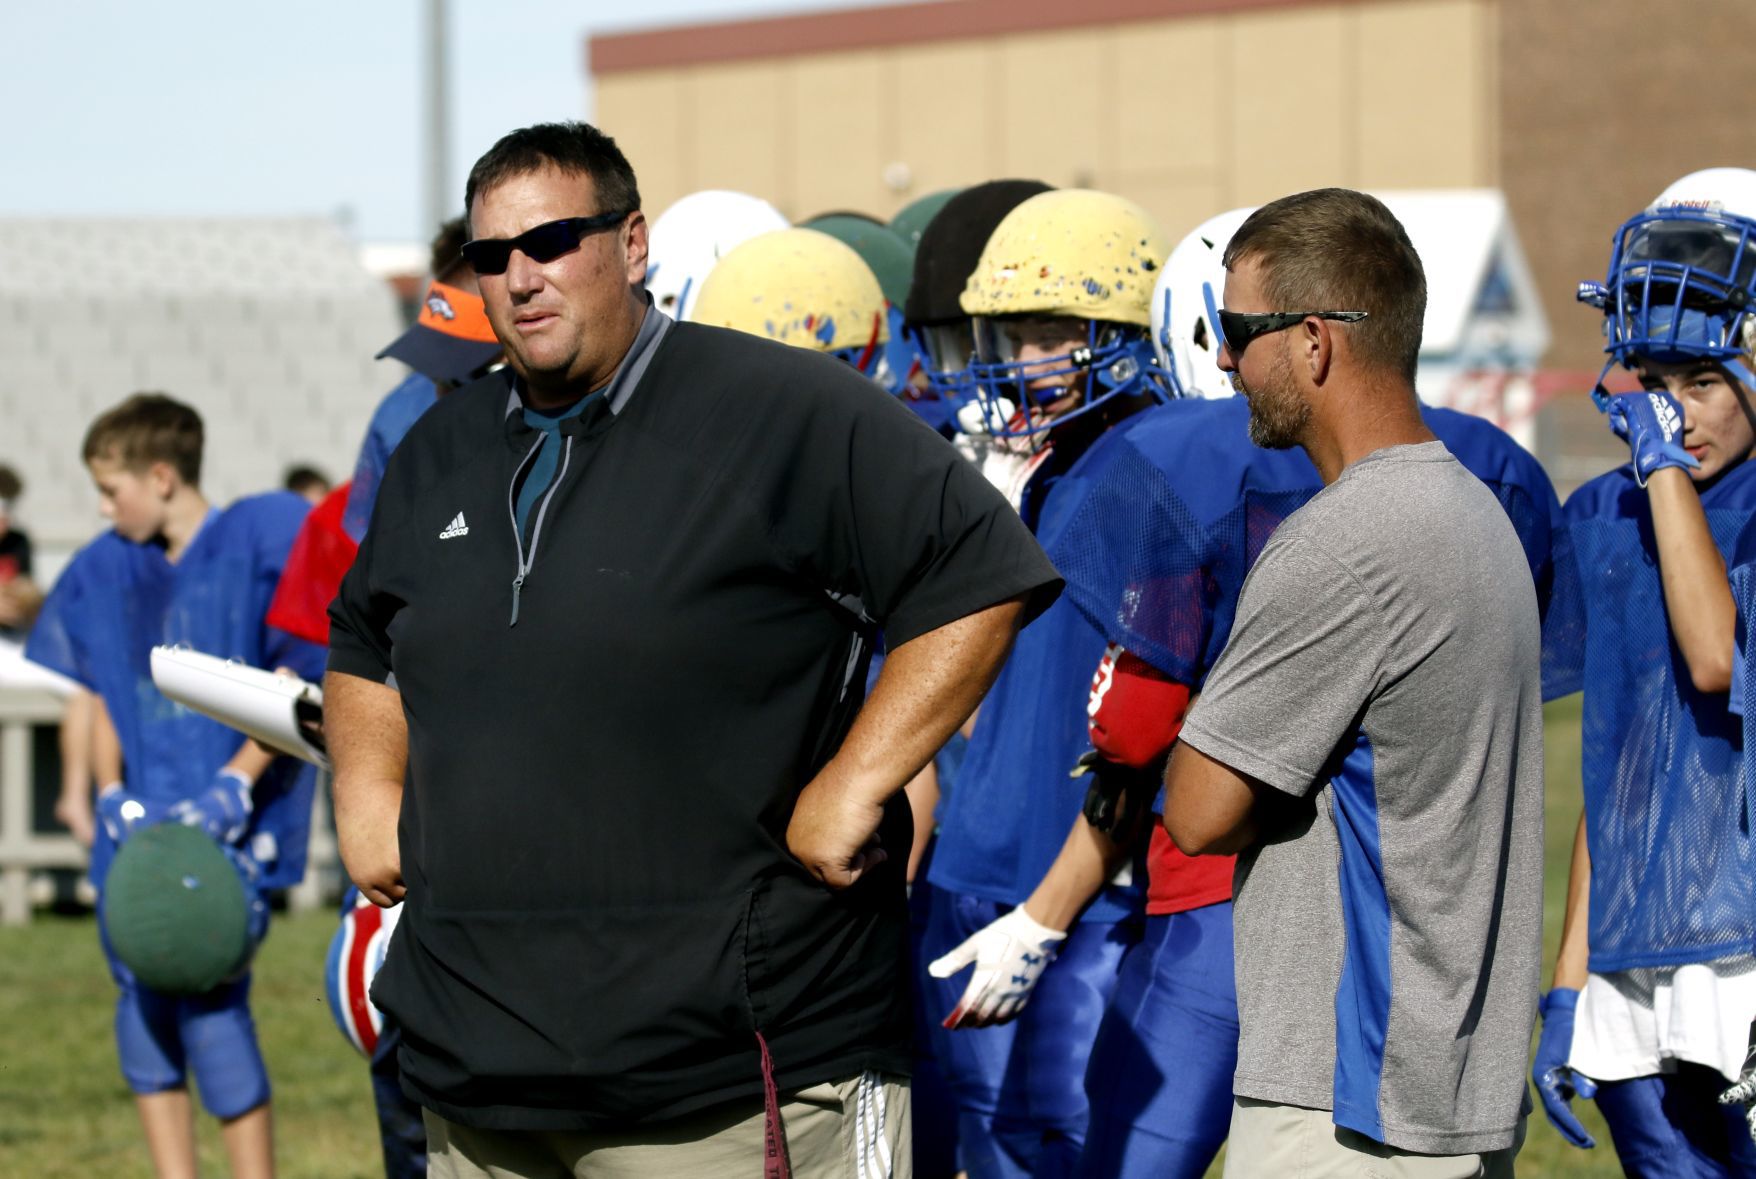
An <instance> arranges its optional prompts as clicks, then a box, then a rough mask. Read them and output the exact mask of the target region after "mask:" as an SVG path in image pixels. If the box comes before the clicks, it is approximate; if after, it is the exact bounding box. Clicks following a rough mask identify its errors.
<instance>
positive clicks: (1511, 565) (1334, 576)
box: [1164, 189, 1542, 1179]
mask: <svg viewBox="0 0 1756 1179" xmlns="http://www.w3.org/2000/svg"><path fill="white" fill-rule="evenodd" d="M1224 261H1225V266H1226V269H1227V272H1228V273H1227V277H1226V283H1225V294H1224V301H1225V307H1224V309H1223V310H1222V309H1220V308H1217V307H1216V308H1214V309H1213V310H1214V315H1213V319H1214V321H1215V322H1216V323H1217V324H1218V326H1219V329H1220V332H1221V334H1222V336H1223V337H1224V338H1223V346H1222V348H1221V353H1220V367H1221V368H1222V369H1225V370H1226V371H1228V372H1229V373H1230V374H1231V376H1232V380H1233V383H1234V384H1236V385H1237V387H1238V389H1239V392H1240V393H1242V394H1243V395H1244V396H1245V397H1246V398H1248V399H1249V403H1250V435H1251V438H1252V439H1253V440H1254V441H1255V442H1256V443H1257V444H1258V445H1261V446H1266V447H1270V448H1278V449H1284V448H1289V447H1294V446H1297V447H1300V448H1302V449H1303V450H1304V451H1305V452H1306V453H1307V454H1308V455H1309V456H1310V459H1311V461H1312V463H1313V465H1314V466H1315V467H1316V468H1317V472H1318V474H1319V475H1320V476H1321V478H1322V480H1323V483H1324V489H1323V490H1322V491H1321V492H1320V493H1318V494H1317V495H1316V496H1315V497H1314V498H1313V499H1311V500H1310V502H1309V503H1307V504H1306V505H1305V506H1304V507H1302V508H1300V509H1299V510H1298V511H1297V512H1295V513H1293V515H1291V516H1289V517H1288V518H1287V519H1286V521H1285V522H1284V523H1282V524H1281V525H1280V527H1279V529H1278V530H1277V531H1276V532H1275V534H1274V536H1273V538H1272V539H1271V540H1270V541H1269V542H1268V544H1267V546H1266V547H1265V548H1264V549H1263V551H1262V554H1261V556H1260V557H1259V558H1258V560H1257V562H1256V564H1255V565H1254V566H1253V567H1252V570H1251V572H1250V575H1249V578H1248V580H1247V581H1246V582H1245V584H1244V589H1243V593H1242V595H1241V597H1240V599H1239V604H1238V610H1237V618H1236V622H1235V623H1234V626H1233V629H1232V632H1231V636H1230V639H1229V641H1228V643H1227V645H1226V648H1225V651H1224V652H1223V653H1222V654H1221V655H1220V657H1219V660H1218V661H1217V663H1216V664H1215V666H1214V669H1213V671H1212V672H1211V673H1210V675H1209V676H1208V679H1207V681H1206V683H1205V685H1204V687H1203V690H1202V694H1201V698H1200V699H1199V700H1198V701H1197V702H1196V703H1195V704H1194V706H1193V707H1192V708H1191V710H1190V712H1189V714H1188V718H1187V720H1186V722H1185V724H1184V726H1183V729H1182V731H1181V734H1180V740H1179V743H1178V746H1177V748H1176V750H1175V752H1174V753H1173V754H1172V757H1171V762H1170V765H1169V768H1168V769H1167V771H1166V779H1165V788H1166V800H1165V810H1164V824H1165V827H1166V829H1167V830H1168V831H1169V833H1170V835H1171V838H1172V839H1173V840H1174V841H1175V842H1176V844H1177V846H1178V847H1179V848H1180V849H1181V850H1182V851H1183V852H1184V853H1186V854H1189V855H1215V854H1233V853H1238V854H1239V860H1238V864H1237V869H1236V878H1235V910H1234V918H1235V943H1236V958H1235V969H1236V977H1237V989H1238V1008H1239V1028H1240V1037H1239V1051H1238V1065H1237V1070H1236V1072H1235V1074H1234V1076H1233V1094H1234V1106H1233V1115H1232V1127H1231V1134H1230V1144H1231V1145H1230V1147H1229V1150H1228V1155H1227V1160H1226V1174H1227V1175H1228V1176H1234V1177H1236V1176H1265V1177H1266V1176H1283V1175H1299V1176H1303V1177H1310V1179H1317V1177H1322V1176H1355V1175H1368V1174H1378V1173H1381V1172H1382V1171H1383V1169H1384V1167H1385V1162H1384V1160H1394V1161H1393V1162H1391V1163H1390V1164H1389V1166H1390V1169H1391V1170H1394V1171H1395V1173H1397V1174H1399V1175H1400V1174H1407V1175H1433V1176H1439V1175H1472V1174H1473V1175H1483V1174H1485V1175H1508V1176H1509V1175H1510V1174H1511V1173H1512V1160H1513V1156H1514V1154H1515V1153H1516V1151H1517V1148H1518V1144H1519V1143H1520V1141H1521V1140H1522V1136H1523V1128H1524V1102H1525V1086H1524V1080H1523V1073H1524V1063H1525V1057H1526V1053H1527V1051H1528V1049H1529V1043H1530V1033H1531V1028H1532V1024H1533V1022H1534V1015H1535V1006H1536V996H1537V975H1538V969H1539V966H1540V959H1541V939H1542V697H1541V684H1540V675H1539V656H1540V649H1541V636H1540V623H1539V617H1538V604H1537V596H1536V592H1535V588H1534V586H1533V583H1532V578H1531V572H1530V567H1529V565H1528V564H1527V561H1526V557H1525V554H1524V550H1523V548H1522V547H1521V545H1520V542H1519V539H1518V535H1517V533H1516V532H1515V530H1514V528H1513V526H1512V523H1511V521H1510V520H1509V519H1508V518H1507V514H1506V512H1505V510H1503V509H1502V507H1501V505H1500V503H1499V501H1498V500H1497V499H1496V498H1495V496H1494V494H1493V493H1492V492H1491V491H1489V490H1488V488H1487V487H1486V486H1485V485H1484V484H1483V483H1482V482H1481V481H1480V480H1478V479H1477V478H1475V477H1474V476H1473V475H1471V474H1470V473H1469V471H1467V470H1466V469H1465V468H1464V467H1463V466H1461V465H1460V464H1459V463H1458V462H1457V460H1456V459H1455V458H1454V457H1453V456H1452V454H1451V453H1450V452H1449V451H1448V450H1446V448H1445V446H1444V445H1443V444H1442V443H1440V442H1439V441H1438V440H1437V439H1435V437H1434V436H1433V434H1432V433H1431V432H1430V431H1429V430H1428V428H1427V426H1426V424H1425V423H1424V422H1423V420H1422V417H1421V412H1420V406H1419V403H1418V401H1417V400H1416V397H1415V388H1414V371H1415V360H1416V356H1417V354H1418V352H1419V348H1420V325H1421V319H1422V315H1423V312H1424V309H1425V303H1426V282H1425V278H1424V275H1423V274H1422V270H1421V264H1420V259H1419V257H1418V255H1416V253H1415V251H1414V248H1413V246H1412V245H1411V244H1410V243H1409V240H1408V236H1407V234H1406V233H1405V232H1404V231H1403V229H1402V226H1401V225H1399V224H1398V223H1397V221H1396V219H1395V218H1394V217H1393V216H1392V215H1391V214H1390V212H1389V210H1387V209H1385V208H1384V206H1383V205H1382V204H1381V203H1379V202H1378V201H1376V200H1374V199H1373V198H1371V197H1369V196H1366V195H1365V194H1362V193H1356V192H1351V191H1349V190H1345V189H1323V190H1318V191H1315V192H1308V193H1301V194H1298V195H1295V196H1291V197H1287V198H1283V199H1282V200H1279V201H1275V202H1273V203H1271V204H1269V205H1265V206H1263V207H1262V208H1261V209H1259V210H1257V212H1256V213H1254V214H1253V215H1252V216H1251V217H1250V218H1249V220H1247V221H1246V222H1244V224H1243V225H1242V226H1241V227H1240V228H1239V230H1238V232H1237V233H1236V234H1235V235H1234V236H1233V238H1232V240H1231V242H1230V243H1229V245H1228V246H1227V249H1226V252H1225V256H1224ZM1385 1173H1387V1172H1385Z"/></svg>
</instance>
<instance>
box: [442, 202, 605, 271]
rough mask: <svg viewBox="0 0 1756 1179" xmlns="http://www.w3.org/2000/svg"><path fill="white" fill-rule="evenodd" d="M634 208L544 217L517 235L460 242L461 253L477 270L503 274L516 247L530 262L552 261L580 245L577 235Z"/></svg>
mask: <svg viewBox="0 0 1756 1179" xmlns="http://www.w3.org/2000/svg"><path fill="white" fill-rule="evenodd" d="M633 211H634V210H633V209H622V210H620V211H618V212H614V213H599V214H597V215H596V216H593V217H563V218H561V220H559V221H545V222H544V223H543V224H541V225H538V226H536V227H535V228H533V229H527V230H525V231H524V232H523V233H521V234H519V235H518V236H517V237H484V238H479V239H477V240H476V241H473V242H464V243H463V257H464V260H465V261H466V262H468V263H469V264H470V265H471V266H473V267H474V268H475V272H476V273H477V274H505V273H506V268H507V267H508V266H509V265H511V264H512V251H514V250H518V251H520V252H521V253H523V254H524V256H525V257H527V258H529V259H530V260H531V261H532V262H553V261H554V260H555V259H556V258H559V257H560V256H561V255H562V254H565V253H567V252H568V251H570V250H577V249H578V248H579V242H580V239H581V238H583V237H584V236H585V235H586V234H588V233H593V232H596V231H597V230H600V229H608V228H610V227H611V226H612V225H619V224H621V223H622V222H623V221H625V220H626V219H627V218H628V215H629V214H630V213H632V212H633Z"/></svg>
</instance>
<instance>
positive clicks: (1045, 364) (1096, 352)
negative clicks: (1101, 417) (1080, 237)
mask: <svg viewBox="0 0 1756 1179" xmlns="http://www.w3.org/2000/svg"><path fill="white" fill-rule="evenodd" d="M974 344H975V359H974V360H972V361H971V362H970V364H969V367H968V369H967V370H966V371H965V373H964V374H963V376H962V379H961V380H960V381H958V382H957V383H956V384H954V385H952V386H951V388H950V392H949V394H948V395H949V396H950V397H951V399H952V400H953V401H954V402H958V401H962V402H964V403H973V404H974V405H976V406H977V407H978V409H977V410H975V411H973V412H972V411H963V410H961V407H960V412H959V413H958V415H957V418H958V422H959V424H960V426H961V427H962V428H963V429H964V431H965V432H966V433H982V434H987V435H991V436H994V437H1001V438H1025V437H1036V436H1040V435H1042V434H1044V433H1046V432H1047V431H1050V430H1053V429H1055V428H1057V427H1059V426H1063V425H1065V424H1067V423H1068V422H1070V421H1072V420H1074V419H1075V418H1078V417H1080V416H1081V415H1083V414H1086V413H1089V412H1090V411H1092V410H1094V409H1097V408H1098V407H1099V406H1101V405H1103V404H1105V403H1106V402H1109V401H1110V400H1112V399H1113V398H1117V397H1129V396H1136V397H1138V396H1147V397H1151V398H1152V399H1153V400H1164V397H1165V384H1164V379H1163V374H1162V372H1161V371H1160V370H1159V368H1158V365H1157V363H1156V361H1155V360H1154V358H1153V355H1152V347H1151V344H1150V342H1149V340H1148V338H1147V333H1146V331H1145V330H1144V329H1142V328H1138V327H1135V326H1134V325H1132V324H1120V323H1106V322H1104V321H1102V320H1088V319H1077V318H1074V317H1071V316H1058V315H1057V316H1050V315H1018V316H994V317H990V316H977V317H976V319H975V320H974ZM971 425H977V426H979V429H971V428H970V427H971Z"/></svg>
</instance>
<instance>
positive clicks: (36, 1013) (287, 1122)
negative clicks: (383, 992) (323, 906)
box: [0, 911, 384, 1179]
mask: <svg viewBox="0 0 1756 1179" xmlns="http://www.w3.org/2000/svg"><path fill="white" fill-rule="evenodd" d="M334 930H335V916H334V914H333V912H329V911H324V912H318V913H308V914H302V915H299V916H294V917H277V918H276V919H275V923H274V930H273V932H272V934H271V935H270V936H269V938H268V940H267V941H266V942H264V943H263V945H262V949H261V951H260V952H259V953H258V955H257V959H256V970H255V982H254V984H253V989H252V996H251V1005H252V1007H253V1009H254V1010H255V1013H256V1021H257V1029H258V1031H259V1033H260V1034H261V1037H262V1050H263V1054H264V1055H265V1056H266V1057H267V1059H268V1071H269V1076H270V1077H271V1078H272V1079H273V1082H274V1117H275V1144H276V1152H275V1153H276V1156H277V1161H278V1163H279V1174H280V1175H281V1176H283V1177H286V1179H353V1177H359V1179H367V1177H369V1176H382V1175H383V1174H384V1168H383V1164H382V1162H381V1161H380V1156H379V1151H378V1129H377V1122H376V1120H375V1116H374V1114H373V1110H372V1091H371V1086H370V1084H369V1083H368V1081H367V1076H366V1062H365V1060H364V1059H363V1058H362V1057H361V1056H360V1055H359V1054H358V1053H356V1052H355V1051H354V1050H353V1049H352V1048H350V1047H349V1046H348V1045H347V1043H346V1041H344V1040H343V1039H342V1038H341V1033H340V1032H338V1031H336V1029H335V1025H334V1024H333V1023H332V1022H331V1021H330V1018H329V1009H328V1006H327V1004H326V1003H325V1002H324V999H323V958H324V954H325V952H326V951H327V950H328V947H329V938H330V935H331V934H332V933H333V932H334ZM115 995H116V989H115V986H114V985H113V984H112V983H111V982H110V976H109V973H108V971H107V970H106V969H105V966H104V960H103V955H102V954H101V953H100V952H99V950H98V941H97V924H96V922H95V921H93V920H92V919H91V918H89V917H85V918H74V917H39V918H38V919H37V920H36V921H35V922H34V923H33V924H32V925H30V926H29V927H28V928H25V929H6V930H0V1160H4V1162H3V1163H0V1171H3V1172H4V1173H5V1174H6V1175H8V1176H11V1175H20V1176H24V1175H28V1176H31V1177H33V1179H58V1177H61V1176H66V1177H69V1179H71V1177H73V1176H80V1177H82V1179H83V1177H86V1176H92V1175H104V1176H109V1177H114V1179H134V1177H136V1176H138V1177H140V1179H151V1176H152V1167H151V1165H150V1163H149V1161H148V1159H147V1156H146V1146H145V1141H144V1139H143V1138H142V1137H141V1134H140V1126H139V1123H138V1122H137V1121H136V1120H135V1117H134V1106H133V1101H132V1100H131V1098H130V1096H129V1093H128V1089H127V1087H126V1086H125V1085H124V1084H123V1083H122V1078H121V1076H120V1074H119V1073H118V1072H117V1069H116V1049H115V1045H114V1041H113V1039H112V1034H111V1017H112V1012H113V1011H114V1007H115ZM198 1134H199V1138H198V1142H199V1149H200V1161H201V1170H202V1173H203V1174H204V1175H224V1174H226V1173H227V1166H226V1160H225V1151H224V1149H223V1148H222V1146H221V1145H220V1140H219V1133H218V1129H217V1126H216V1123H215V1122H214V1121H213V1119H212V1118H209V1117H207V1116H206V1115H201V1116H200V1117H199V1118H198Z"/></svg>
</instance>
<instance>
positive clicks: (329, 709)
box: [323, 671, 408, 904]
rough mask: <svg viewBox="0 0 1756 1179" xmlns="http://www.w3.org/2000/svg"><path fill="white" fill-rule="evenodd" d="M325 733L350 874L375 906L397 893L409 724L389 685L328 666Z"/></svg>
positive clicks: (398, 896)
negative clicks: (399, 822) (398, 837)
mask: <svg viewBox="0 0 1756 1179" xmlns="http://www.w3.org/2000/svg"><path fill="white" fill-rule="evenodd" d="M323 735H324V741H325V743H326V744H327V745H328V747H329V756H330V761H331V763H332V764H333V766H334V768H335V778H334V787H333V789H334V792H335V830H336V838H337V842H338V843H339V844H340V846H341V852H342V859H343V861H344V862H345V863H346V865H347V869H348V875H349V876H350V877H351V878H352V879H353V881H354V883H356V884H358V885H359V886H360V888H361V890H362V891H363V892H365V893H366V895H367V896H368V897H369V898H370V899H372V900H373V901H374V902H376V903H378V904H391V903H394V902H395V901H398V900H400V899H401V898H402V865H401V860H400V857H399V856H398V854H397V843H396V824H397V819H398V816H399V815H400V813H401V809H402V783H403V775H404V773H405V772H406V770H407V768H408V722H407V719H406V718H405V717H404V715H403V711H402V696H401V694H400V693H398V692H397V691H396V689H394V688H390V687H387V686H385V685H384V684H379V683H374V682H373V681H371V680H367V679H361V678H360V677H358V676H351V675H345V674H343V673H341V672H333V671H332V672H330V673H329V674H328V675H327V676H326V677H325V678H324V682H323Z"/></svg>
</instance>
